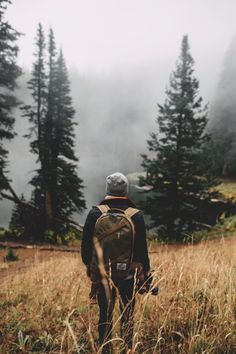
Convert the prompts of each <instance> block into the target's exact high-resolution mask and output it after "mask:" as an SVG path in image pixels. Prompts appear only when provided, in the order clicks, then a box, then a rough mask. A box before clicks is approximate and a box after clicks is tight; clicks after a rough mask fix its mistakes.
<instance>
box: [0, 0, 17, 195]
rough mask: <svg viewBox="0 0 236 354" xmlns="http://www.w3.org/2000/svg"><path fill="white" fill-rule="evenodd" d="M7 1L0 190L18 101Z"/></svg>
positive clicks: (0, 55)
mask: <svg viewBox="0 0 236 354" xmlns="http://www.w3.org/2000/svg"><path fill="white" fill-rule="evenodd" d="M9 3H11V2H10V1H8V0H0V190H1V189H7V188H8V180H7V179H6V177H5V175H4V172H6V171H5V168H6V166H7V156H8V151H7V149H6V148H5V146H4V141H5V140H11V139H12V138H13V137H14V135H15V133H14V130H13V126H14V122H15V118H14V116H13V114H12V112H13V109H14V108H15V107H16V106H17V105H18V101H17V99H16V97H15V95H14V93H13V91H14V89H15V88H16V79H17V78H18V76H20V74H21V70H20V68H19V67H18V66H17V64H16V58H17V53H18V46H17V45H16V41H17V39H18V38H19V36H20V34H19V33H18V32H17V31H16V30H15V29H14V28H13V27H12V26H11V25H10V24H9V23H8V22H7V21H6V20H5V19H4V13H5V11H6V7H7V4H9Z"/></svg>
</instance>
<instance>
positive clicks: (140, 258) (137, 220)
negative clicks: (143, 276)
mask: <svg viewBox="0 0 236 354" xmlns="http://www.w3.org/2000/svg"><path fill="white" fill-rule="evenodd" d="M101 204H107V205H108V206H109V207H110V208H118V209H122V210H125V209H127V208H129V207H132V208H136V206H135V204H134V203H133V202H132V201H131V200H130V199H128V198H127V199H118V198H114V199H104V200H103V201H102V202H101V203H100V205H101ZM100 216H101V211H100V210H99V209H98V208H97V207H93V208H92V209H91V210H90V212H89V214H88V216H87V219H86V222H85V225H84V230H83V239H82V245H81V255H82V260H83V262H84V264H85V265H86V266H88V265H89V264H90V262H91V258H92V253H93V239H92V238H93V234H94V226H95V224H96V221H97V219H98V218H99V217H100ZM132 221H133V223H134V227H135V241H134V253H133V261H135V262H141V263H142V264H143V268H144V271H148V270H150V262H149V257H148V251H147V241H146V229H145V224H144V219H143V216H142V214H141V212H139V213H137V214H135V215H134V216H133V217H132Z"/></svg>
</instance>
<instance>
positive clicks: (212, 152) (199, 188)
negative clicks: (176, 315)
mask: <svg viewBox="0 0 236 354" xmlns="http://www.w3.org/2000/svg"><path fill="white" fill-rule="evenodd" d="M8 3H9V2H8V1H1V33H2V34H1V121H0V124H1V131H0V132H1V135H0V139H1V140H0V143H1V150H0V158H1V171H0V172H1V184H0V187H1V203H2V202H4V200H10V201H12V203H13V209H12V216H11V219H10V222H9V227H8V228H7V230H6V231H4V230H3V231H2V233H3V234H6V235H7V237H10V238H12V239H14V238H16V239H22V240H28V241H31V242H32V241H47V242H52V243H57V242H58V241H60V242H62V243H63V242H64V243H66V239H68V238H70V237H72V238H73V237H75V238H78V237H80V230H81V223H80V222H78V220H79V214H80V213H81V212H84V211H85V208H86V198H85V195H84V186H85V185H87V183H88V181H87V180H83V179H82V178H81V176H80V174H81V172H82V174H83V175H84V174H85V173H83V171H81V172H80V170H79V154H78V151H80V149H81V151H82V152H84V151H86V149H87V153H88V152H89V151H91V155H93V156H94V155H95V159H94V160H96V157H97V159H98V161H99V163H98V164H97V166H96V168H97V171H96V172H95V176H96V184H95V185H96V194H95V196H93V198H94V201H93V202H98V200H99V198H102V196H103V193H104V191H103V185H102V183H103V179H104V177H105V176H106V171H110V170H111V168H114V169H115V168H116V169H122V172H123V173H125V174H127V175H128V177H129V178H130V179H131V181H130V184H131V188H130V197H131V198H132V199H134V201H135V202H136V203H137V204H138V206H139V207H140V208H141V209H142V210H143V212H144V213H145V215H146V217H147V225H148V230H150V234H152V237H154V238H155V239H156V240H160V241H168V242H170V241H171V242H182V241H187V242H188V241H189V240H190V239H191V240H192V239H193V238H194V237H195V236H194V237H193V235H194V233H196V232H198V231H200V230H204V231H205V230H207V229H211V228H212V227H213V226H214V225H215V224H217V223H218V222H219V220H220V219H221V217H223V216H232V215H233V214H234V210H235V205H234V198H226V197H225V195H224V194H222V188H218V187H217V186H219V185H222V182H223V183H224V181H226V183H227V181H229V180H233V179H234V178H235V176H236V162H235V154H234V150H235V149H234V145H235V131H236V130H235V129H236V128H235V127H234V125H235V119H234V118H235V112H236V107H235V100H234V97H233V96H232V92H235V89H234V87H233V85H235V80H234V79H233V78H234V77H235V75H236V70H235V65H234V59H233V58H234V57H235V48H236V42H235V39H234V40H233V41H232V44H231V47H230V48H229V50H228V53H227V55H226V56H225V63H224V68H223V70H222V73H221V78H220V80H219V85H218V91H217V95H216V98H215V101H214V102H213V103H210V107H209V105H207V104H206V103H204V100H203V98H202V97H201V85H200V82H199V80H198V79H197V78H196V77H195V73H194V71H195V69H194V66H195V63H194V58H193V56H192V54H191V49H190V43H189V41H190V39H189V38H188V35H187V34H186V35H184V36H183V38H182V41H181V45H180V50H179V57H178V58H177V62H176V66H175V67H174V68H173V70H172V72H171V73H170V78H169V81H168V80H167V86H166V89H164V88H163V91H164V102H163V103H161V102H157V104H158V110H157V112H156V121H155V122H154V124H153V131H152V132H151V133H150V135H149V138H148V139H145V136H143V137H142V140H143V142H142V143H141V144H140V132H141V131H142V129H143V127H144V123H143V122H142V120H143V119H144V120H145V117H140V113H139V114H137V111H136V112H135V108H133V107H131V104H132V102H130V103H126V104H127V106H124V107H122V108H121V109H120V107H118V105H117V107H114V108H113V109H112V112H111V115H110V119H109V120H108V121H101V122H98V121H97V122H96V123H93V126H91V122H82V123H81V124H80V122H79V126H78V122H77V120H76V119H75V113H76V110H75V106H74V102H73V101H74V100H73V99H72V82H71V81H70V79H69V76H70V73H69V72H68V69H67V66H66V60H65V57H64V53H63V51H62V49H60V48H57V46H56V40H55V35H54V32H53V29H52V28H51V29H50V30H49V33H45V30H44V28H43V27H42V25H41V24H40V23H39V24H38V28H37V32H36V33H35V44H34V48H32V51H33V53H34V62H33V63H32V69H31V72H28V73H27V75H25V74H23V72H22V69H21V68H20V67H19V66H18V64H17V55H18V51H19V50H20V48H19V47H18V44H17V41H18V39H19V37H20V36H21V34H20V33H19V32H17V30H16V29H15V28H14V26H13V24H10V23H9V22H8V21H7V19H5V17H4V12H5V10H6V5H7V4H8ZM22 76H24V80H21V77H22ZM20 80H21V81H20ZM75 83H76V81H74V85H75ZM97 84H99V82H98V83H97ZM19 85H21V87H19ZM17 87H18V89H17ZM108 89H109V88H108ZM21 92H24V93H26V94H25V95H24V96H25V97H24V99H23V100H22V97H21ZM118 104H119V103H118ZM108 107H109V106H108ZM115 108H116V109H115ZM91 109H92V107H91ZM95 114H96V113H95ZM143 114H145V112H143ZM136 115H137V117H136ZM16 117H17V119H16ZM137 118H138V119H137ZM19 119H20V120H21V121H23V120H24V122H26V123H27V125H26V127H27V131H24V134H22V131H18V130H17V128H18V127H19V122H17V120H19ZM141 119H142V120H141ZM86 123H87V124H89V129H90V132H89V134H88V131H87V130H88V126H86ZM124 124H125V126H126V129H125V130H124V129H123V125H124ZM96 126H97V127H98V132H99V134H98V136H96V131H97V128H96ZM83 129H84V130H85V132H86V138H85V139H83V138H81V139H80V140H81V141H78V134H77V133H78V130H79V131H80V134H81V137H83V136H84V134H83ZM102 131H110V132H111V134H109V137H108V138H107V139H105V140H104V141H103V140H102V139H101V141H100V136H99V135H100V134H102ZM112 132H114V133H113V134H112ZM19 134H22V135H23V137H24V139H25V141H26V142H25V144H27V145H26V146H28V148H27V154H28V156H24V157H20V158H24V159H26V160H27V159H28V160H29V161H32V169H33V173H31V177H30V179H28V180H24V181H22V183H21V188H19V189H17V190H15V189H14V188H13V187H12V176H11V171H9V170H8V165H9V160H8V159H9V152H10V151H11V144H12V141H13V145H14V138H15V136H16V135H19ZM132 135H133V138H134V139H132V143H130V142H129V141H130V136H132ZM135 135H136V136H138V139H137V138H136V136H135ZM146 140H147V141H146ZM145 145H146V146H145ZM91 146H93V148H92V149H91V148H90V147H91ZM91 161H92V160H91ZM109 164H110V165H109ZM104 166H105V167H104ZM86 167H87V170H88V171H89V173H87V175H88V180H89V179H91V178H92V176H91V174H93V173H92V169H93V168H94V166H91V165H90V166H89V158H88V165H87V166H86ZM101 167H102V168H103V169H101ZM138 171H140V172H139V173H137V172H138ZM134 176H135V177H134ZM133 178H134V180H133ZM92 181H93V184H94V182H95V181H94V180H93V179H92ZM22 184H23V188H22ZM27 185H28V187H27ZM27 188H28V189H29V190H30V196H29V197H26V196H25V195H24V191H25V189H27ZM223 189H224V188H223ZM28 195H29V193H28ZM90 198H91V197H90ZM204 235H205V233H204Z"/></svg>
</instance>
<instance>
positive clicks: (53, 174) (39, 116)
mask: <svg viewBox="0 0 236 354" xmlns="http://www.w3.org/2000/svg"><path fill="white" fill-rule="evenodd" d="M36 47H37V52H36V62H35V64H34V66H33V72H32V78H31V80H30V81H29V85H28V86H29V89H30V90H31V93H32V96H33V100H34V105H31V106H25V107H24V109H25V113H26V114H25V115H26V116H28V118H29V120H30V122H31V123H32V132H33V133H36V134H35V135H34V140H32V141H31V149H32V152H33V153H35V154H36V155H37V156H38V162H39V163H40V166H39V168H38V169H37V171H36V174H35V176H34V177H33V179H32V181H31V184H32V185H33V186H34V191H33V201H34V203H35V205H36V206H37V207H38V209H39V217H40V219H41V222H40V223H41V226H42V225H43V226H42V230H43V232H44V231H45V230H46V229H52V230H53V231H54V232H55V234H56V233H59V232H60V231H61V229H62V226H63V225H65V223H66V222H67V221H68V218H69V217H70V216H71V215H72V213H73V212H75V211H81V210H83V208H84V207H85V201H84V199H83V194H82V191H81V189H82V187H83V186H82V180H81V179H80V178H79V177H78V176H77V171H76V164H75V163H76V162H77V161H78V160H77V158H76V156H75V152H74V148H75V144H74V139H75V134H74V125H75V123H74V122H73V118H74V113H75V111H74V109H73V107H72V100H71V97H70V83H69V80H68V74H67V70H66V65H65V61H64V58H63V55H62V53H60V55H59V56H57V53H56V45H55V39H54V34H53V31H52V30H50V33H49V43H48V65H47V70H45V53H44V49H45V41H44V35H43V31H42V26H41V25H39V28H38V32H37V39H36ZM29 137H30V138H31V139H32V134H31V135H29ZM67 223H68V222H67Z"/></svg>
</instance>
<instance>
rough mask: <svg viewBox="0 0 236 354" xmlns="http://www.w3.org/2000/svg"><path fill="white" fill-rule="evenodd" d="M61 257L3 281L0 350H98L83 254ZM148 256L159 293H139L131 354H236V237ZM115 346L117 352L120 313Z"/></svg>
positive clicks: (166, 248)
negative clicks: (81, 255)
mask: <svg viewBox="0 0 236 354" xmlns="http://www.w3.org/2000/svg"><path fill="white" fill-rule="evenodd" d="M155 248H156V246H155ZM55 255H57V256H55V257H53V258H51V259H50V260H48V261H44V262H43V263H40V262H39V261H38V260H37V256H36V258H35V261H34V264H32V265H31V266H29V268H27V270H25V271H24V273H23V272H21V273H18V274H13V275H12V274H11V273H9V275H8V276H5V277H4V279H3V281H2V283H1V289H0V313H1V315H0V353H4V354H5V353H22V352H24V353H31V352H39V353H44V352H47V353H98V352H99V350H100V349H99V347H98V342H97V327H96V324H97V320H98V309H97V306H93V307H90V305H89V300H88V293H89V289H90V282H89V279H88V278H87V277H86V275H85V270H84V267H83V265H82V263H81V260H80V255H79V254H78V255H75V254H62V253H56V254H55ZM150 257H151V264H152V267H153V268H154V269H155V277H154V280H155V283H156V284H158V285H159V287H160V292H159V295H158V296H156V297H154V296H152V295H150V294H145V295H142V296H141V295H138V296H137V302H136V311H135V336H134V346H133V353H190V354H191V353H193V354H194V353H235V352H236V240H235V239H231V240H227V241H225V240H224V239H222V240H221V241H218V242H208V243H202V244H199V245H197V246H185V247H170V246H160V247H157V253H151V254H150ZM113 343H114V349H115V351H116V352H117V353H119V347H120V343H122V340H121V339H120V338H119V314H118V309H117V310H116V317H115V320H114V331H113Z"/></svg>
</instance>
